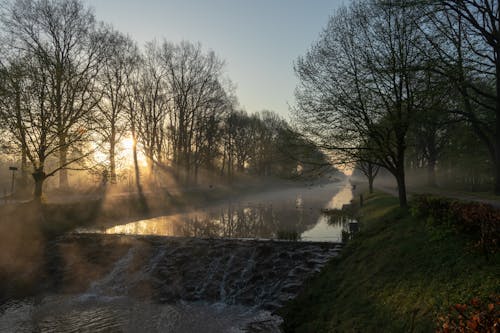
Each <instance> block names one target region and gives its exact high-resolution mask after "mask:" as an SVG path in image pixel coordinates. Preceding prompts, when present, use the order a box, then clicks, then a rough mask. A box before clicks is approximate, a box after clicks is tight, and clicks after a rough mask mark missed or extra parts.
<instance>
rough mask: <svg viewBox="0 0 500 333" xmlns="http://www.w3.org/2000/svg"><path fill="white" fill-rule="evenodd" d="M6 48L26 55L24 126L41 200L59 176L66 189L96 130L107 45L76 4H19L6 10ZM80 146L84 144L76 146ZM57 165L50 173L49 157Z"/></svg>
mask: <svg viewBox="0 0 500 333" xmlns="http://www.w3.org/2000/svg"><path fill="white" fill-rule="evenodd" d="M1 22H2V25H3V30H4V33H5V34H6V35H7V37H6V41H8V44H7V45H6V46H7V47H9V48H10V49H11V50H15V51H16V52H18V53H19V54H20V55H22V57H23V59H24V62H23V66H25V68H27V69H28V70H27V72H26V75H24V76H23V80H24V83H23V85H25V87H26V88H25V91H24V95H25V96H24V105H23V107H22V110H23V115H22V117H21V118H22V121H21V122H20V123H19V124H18V125H19V126H22V127H23V128H24V130H25V134H26V137H25V139H24V140H23V138H22V136H20V137H18V140H20V142H21V144H22V145H24V146H25V147H26V149H27V156H28V158H29V159H30V161H31V163H32V165H33V167H34V173H33V177H34V180H35V197H36V198H40V196H41V193H42V185H43V182H44V180H45V179H46V178H47V177H48V176H51V175H54V174H55V173H56V172H58V171H59V175H60V186H62V187H65V186H67V185H68V176H67V172H66V170H67V168H68V167H69V166H70V165H71V164H72V163H74V162H75V161H78V160H80V159H81V158H83V157H84V156H86V155H88V154H87V153H85V152H83V151H82V150H81V148H82V146H83V145H81V143H82V141H83V140H85V139H87V138H88V136H89V133H90V132H91V130H92V128H91V126H90V125H88V124H90V121H91V120H92V119H91V118H90V116H91V114H92V111H93V110H94V107H95V104H96V101H95V96H94V94H95V88H96V87H95V77H96V75H97V73H98V71H99V69H100V64H101V61H102V54H103V52H102V51H103V50H104V49H105V44H104V43H102V41H103V40H104V38H103V32H102V31H99V29H98V27H97V25H96V22H95V20H94V16H93V14H92V13H91V12H90V11H89V10H88V9H86V8H84V6H83V4H82V3H81V2H80V1H78V0H70V1H62V0H54V1H42V0H19V1H16V2H13V3H11V4H10V5H9V6H7V7H5V8H3V11H2V16H1ZM77 143H80V145H78V146H76V144H77ZM54 155H58V163H57V166H54V167H53V168H51V170H50V171H49V172H46V169H45V168H46V162H47V159H48V158H49V157H52V156H54Z"/></svg>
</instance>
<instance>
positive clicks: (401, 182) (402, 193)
mask: <svg viewBox="0 0 500 333" xmlns="http://www.w3.org/2000/svg"><path fill="white" fill-rule="evenodd" d="M396 181H397V183H398V198H399V206H400V207H401V208H406V207H408V201H407V198H406V181H405V171H404V168H400V169H399V170H398V171H397V174H396Z"/></svg>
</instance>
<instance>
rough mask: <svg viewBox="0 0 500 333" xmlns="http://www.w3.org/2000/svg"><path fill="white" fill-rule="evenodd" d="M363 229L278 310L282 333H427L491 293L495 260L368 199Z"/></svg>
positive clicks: (392, 202)
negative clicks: (459, 307)
mask: <svg viewBox="0 0 500 333" xmlns="http://www.w3.org/2000/svg"><path fill="white" fill-rule="evenodd" d="M361 213H362V223H363V229H362V230H363V231H362V232H361V233H360V234H359V235H358V236H357V237H356V238H355V240H354V241H352V242H351V243H350V244H349V245H348V246H346V248H345V250H344V252H343V254H342V257H341V258H340V259H337V260H335V261H333V262H331V263H330V264H329V265H328V266H327V267H326V268H325V270H324V271H323V272H321V273H320V274H319V275H318V276H317V277H315V278H314V279H313V280H311V281H310V283H309V284H308V285H307V286H306V287H305V289H304V290H303V292H302V293H301V294H300V295H299V296H298V297H297V298H296V299H295V300H294V301H292V302H291V303H290V304H288V305H287V306H286V307H285V308H284V309H283V310H282V315H283V316H284V318H285V323H284V326H283V328H284V330H285V331H286V332H430V331H433V330H434V329H435V320H436V318H437V314H438V313H440V312H443V311H446V310H447V309H448V307H449V306H451V305H452V304H455V303H458V302H463V301H465V300H468V299H470V298H471V297H472V296H488V295H491V294H495V293H497V294H498V293H499V292H500V290H499V289H500V286H499V284H498V276H499V275H500V274H499V273H500V272H499V267H500V260H499V256H498V255H497V256H496V257H495V258H494V260H490V261H486V258H485V257H484V256H482V255H481V254H480V253H476V252H473V251H471V249H470V248H469V247H468V245H467V244H468V239H467V237H466V236H464V235H456V234H451V233H438V235H436V232H437V231H436V230H433V229H431V228H429V227H428V226H426V225H425V223H424V222H422V221H418V220H416V219H415V218H413V217H412V216H410V215H409V214H408V212H407V211H405V210H402V209H400V208H398V204H397V200H396V199H394V198H391V197H389V196H386V195H383V194H379V193H377V194H374V195H370V196H369V197H368V198H367V200H366V205H365V207H364V208H363V209H362V211H361Z"/></svg>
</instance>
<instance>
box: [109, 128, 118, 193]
mask: <svg viewBox="0 0 500 333" xmlns="http://www.w3.org/2000/svg"><path fill="white" fill-rule="evenodd" d="M115 144H116V132H115V129H114V126H112V128H111V138H110V140H109V178H110V182H111V184H116V161H115V159H116V158H115Z"/></svg>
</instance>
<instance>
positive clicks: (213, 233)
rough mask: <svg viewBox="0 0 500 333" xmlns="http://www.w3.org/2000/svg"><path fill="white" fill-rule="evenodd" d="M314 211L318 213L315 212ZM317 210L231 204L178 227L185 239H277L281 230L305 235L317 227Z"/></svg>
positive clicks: (182, 223) (192, 218)
mask: <svg viewBox="0 0 500 333" xmlns="http://www.w3.org/2000/svg"><path fill="white" fill-rule="evenodd" d="M313 212H314V213H313ZM315 213H316V210H314V211H309V210H304V209H303V208H302V207H297V208H296V209H290V207H289V206H286V207H285V206H281V207H273V206H272V205H256V206H251V207H248V206H242V205H229V206H226V207H222V208H219V209H218V210H213V211H208V212H206V213H201V214H196V215H192V216H190V217H188V218H187V219H186V220H184V221H182V222H181V223H179V224H177V225H176V232H175V234H177V235H180V236H185V237H229V238H254V237H260V238H275V237H276V234H277V233H278V231H294V232H297V233H299V234H300V233H302V232H304V231H306V230H307V229H309V228H310V227H311V226H312V225H314V224H316V222H317V218H318V214H315Z"/></svg>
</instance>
